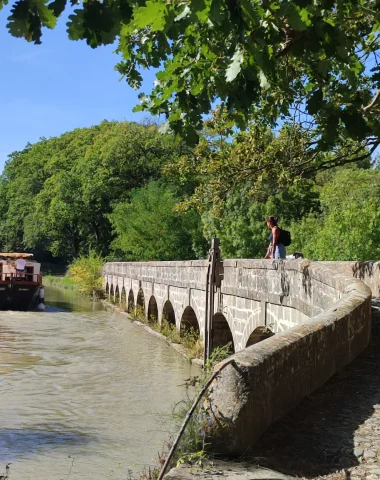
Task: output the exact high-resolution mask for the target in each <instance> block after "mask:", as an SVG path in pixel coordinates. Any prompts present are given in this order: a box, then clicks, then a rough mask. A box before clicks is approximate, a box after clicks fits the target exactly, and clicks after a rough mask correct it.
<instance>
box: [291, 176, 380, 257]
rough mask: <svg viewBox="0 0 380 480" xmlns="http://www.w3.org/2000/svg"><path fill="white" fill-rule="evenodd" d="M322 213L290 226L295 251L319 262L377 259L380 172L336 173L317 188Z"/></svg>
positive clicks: (379, 226) (379, 250)
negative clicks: (300, 251)
mask: <svg viewBox="0 0 380 480" xmlns="http://www.w3.org/2000/svg"><path fill="white" fill-rule="evenodd" d="M318 190H319V198H320V202H321V213H320V214H316V213H310V214H309V215H307V216H305V218H303V219H302V221H301V222H299V223H295V224H293V228H292V231H293V234H294V235H293V236H294V239H295V244H294V248H297V247H298V248H301V249H302V250H303V251H304V253H305V255H307V256H308V258H311V259H318V260H378V259H379V258H380V243H379V238H380V170H372V169H366V170H363V169H350V170H348V169H344V170H341V171H337V172H336V173H335V174H334V175H333V177H332V178H331V179H330V181H328V182H327V183H326V184H325V185H323V186H321V187H319V188H318Z"/></svg>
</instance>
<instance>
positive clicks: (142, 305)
mask: <svg viewBox="0 0 380 480" xmlns="http://www.w3.org/2000/svg"><path fill="white" fill-rule="evenodd" d="M136 308H139V310H140V311H141V312H142V313H143V314H144V315H145V298H144V292H143V291H142V288H140V290H139V293H138V294H137V300H136Z"/></svg>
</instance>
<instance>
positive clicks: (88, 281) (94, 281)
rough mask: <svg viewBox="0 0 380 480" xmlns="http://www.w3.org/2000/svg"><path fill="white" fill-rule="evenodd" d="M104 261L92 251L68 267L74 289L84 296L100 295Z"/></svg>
mask: <svg viewBox="0 0 380 480" xmlns="http://www.w3.org/2000/svg"><path fill="white" fill-rule="evenodd" d="M104 263H105V261H104V259H103V258H102V257H101V256H100V255H98V254H96V253H95V252H93V251H90V253H89V255H88V256H83V255H81V256H80V257H78V258H77V259H76V260H74V262H73V263H72V264H71V265H70V267H69V277H70V278H71V279H72V281H73V283H74V285H75V289H76V290H77V291H78V292H79V293H82V294H84V295H91V294H95V295H100V294H101V293H102V277H101V273H102V268H103V265H104Z"/></svg>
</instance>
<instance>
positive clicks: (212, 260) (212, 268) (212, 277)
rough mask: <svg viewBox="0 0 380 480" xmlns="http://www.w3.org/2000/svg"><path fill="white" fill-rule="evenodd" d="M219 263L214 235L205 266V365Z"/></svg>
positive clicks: (209, 346) (210, 339)
mask: <svg viewBox="0 0 380 480" xmlns="http://www.w3.org/2000/svg"><path fill="white" fill-rule="evenodd" d="M221 264H222V262H221V253H220V242H219V238H216V237H214V238H213V239H212V240H211V248H210V252H209V257H208V266H207V278H206V308H205V332H204V352H203V366H205V365H206V362H207V360H208V359H209V358H210V355H211V351H212V338H213V317H214V307H215V305H214V304H215V291H216V288H217V287H220V285H221V268H220V267H221Z"/></svg>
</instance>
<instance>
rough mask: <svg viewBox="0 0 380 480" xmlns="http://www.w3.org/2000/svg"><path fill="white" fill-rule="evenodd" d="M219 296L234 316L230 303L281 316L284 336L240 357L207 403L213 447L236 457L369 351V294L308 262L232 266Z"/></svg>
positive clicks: (363, 287)
mask: <svg viewBox="0 0 380 480" xmlns="http://www.w3.org/2000/svg"><path fill="white" fill-rule="evenodd" d="M221 293H222V295H223V301H222V303H223V306H226V308H227V310H228V308H229V309H230V311H231V315H232V316H234V315H235V312H234V311H233V308H234V307H233V305H229V298H228V297H231V298H232V297H235V298H236V297H239V298H241V297H243V298H246V299H247V301H255V302H260V303H261V304H262V303H263V302H264V303H265V304H266V310H265V311H266V313H267V314H268V309H269V311H272V310H273V309H277V314H276V315H275V316H276V318H277V327H276V328H277V332H279V333H277V335H275V336H272V337H271V338H268V339H266V340H264V341H262V342H260V343H257V344H255V345H252V346H250V347H248V348H246V349H244V350H242V351H240V352H238V353H236V354H235V355H234V356H233V357H232V359H233V363H232V364H230V365H228V366H226V368H224V369H223V370H222V371H221V373H220V375H219V376H218V377H217V379H216V380H215V381H214V383H213V386H212V388H211V390H210V393H209V397H208V400H207V402H206V403H205V408H206V410H205V416H206V420H207V422H206V423H207V425H208V427H207V431H206V436H207V441H208V442H210V443H211V445H212V447H213V449H214V450H215V451H217V452H220V453H222V452H223V453H229V454H235V455H236V454H242V453H244V452H246V451H247V449H249V447H250V446H251V445H252V444H253V443H254V442H255V441H257V440H258V438H259V437H260V436H261V434H262V433H263V432H264V431H265V430H266V429H267V428H268V426H269V425H271V424H272V423H273V422H275V421H276V420H277V419H279V418H281V417H282V416H283V415H285V414H286V413H287V412H288V411H290V410H291V409H292V408H294V407H295V406H296V405H297V404H298V403H299V402H300V400H302V399H303V398H304V397H305V396H307V395H309V394H310V393H311V392H313V391H314V390H315V389H316V388H318V387H319V386H321V385H322V384H323V383H325V382H326V381H327V380H328V379H329V378H330V377H331V376H332V375H333V374H334V373H335V372H337V371H338V370H339V369H341V368H342V367H343V366H344V365H346V364H347V363H349V362H350V361H351V360H353V359H354V358H355V357H356V356H357V355H358V354H359V353H360V352H361V351H362V350H363V349H364V348H365V347H366V346H367V345H368V342H369V339H370V329H371V291H370V289H369V288H368V287H367V286H366V285H364V284H363V283H362V282H361V281H359V280H357V279H354V278H350V277H348V276H345V275H343V274H339V273H337V271H334V270H333V269H330V268H328V267H326V266H324V265H322V264H317V263H311V262H309V261H285V262H282V261H280V262H278V261H274V262H272V261H261V260H226V261H225V262H224V281H223V285H222V288H221ZM223 308H224V307H223ZM235 309H236V307H235ZM235 316H236V315H235ZM284 319H285V320H284ZM284 322H285V323H284ZM267 323H268V322H267ZM281 325H283V326H284V327H286V328H288V330H287V331H281V328H282V327H281ZM289 327H290V329H289ZM284 330H285V328H284ZM218 367H220V365H219V366H218ZM218 367H217V368H218Z"/></svg>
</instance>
